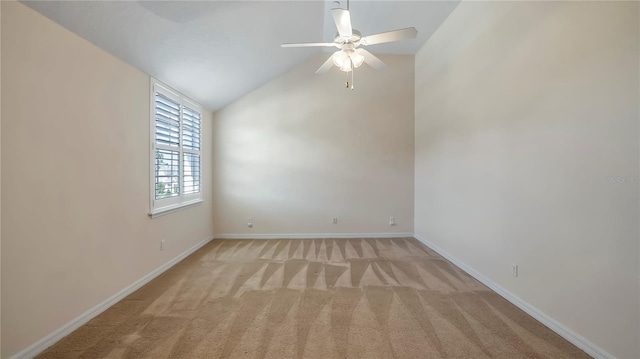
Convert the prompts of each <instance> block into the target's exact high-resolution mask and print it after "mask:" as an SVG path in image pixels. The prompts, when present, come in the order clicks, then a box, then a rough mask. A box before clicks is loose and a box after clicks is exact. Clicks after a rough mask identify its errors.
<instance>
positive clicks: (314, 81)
mask: <svg viewBox="0 0 640 359" xmlns="http://www.w3.org/2000/svg"><path fill="white" fill-rule="evenodd" d="M283 51H296V50H295V49H283ZM328 55H329V54H324V55H322V56H319V57H316V58H314V59H313V60H310V61H308V62H307V63H305V64H303V65H301V66H299V67H297V68H296V69H294V70H292V71H290V72H289V73H287V74H285V75H283V76H280V77H278V78H276V79H274V80H272V81H271V82H269V83H268V84H266V85H264V86H262V87H261V88H259V89H258V90H256V91H254V92H252V93H250V94H249V95H247V96H245V97H243V98H241V99H240V100H238V101H236V102H234V103H233V104H231V105H229V106H227V107H226V108H224V109H223V110H221V111H219V112H217V113H216V114H214V131H213V132H214V141H213V142H214V146H215V148H214V168H215V171H214V174H213V176H214V177H213V180H214V198H215V205H214V206H215V207H214V223H215V227H216V235H220V234H245V235H253V234H319V233H364V232H366V233H390V232H394V233H397V232H405V233H407V232H408V233H412V232H413V107H414V102H413V100H414V95H413V88H414V82H413V81H414V62H413V56H384V57H382V59H383V60H384V61H385V62H386V63H387V64H388V65H389V66H388V67H387V68H386V69H385V70H383V71H375V70H373V69H371V68H369V67H368V66H367V65H363V66H362V67H360V68H358V69H357V70H356V72H355V87H356V88H355V90H348V89H345V86H344V82H345V73H343V72H340V71H338V70H337V69H335V68H334V69H332V70H331V71H330V72H328V73H327V74H323V75H316V74H315V73H314V72H315V70H316V69H317V68H318V67H319V66H320V65H321V64H322V63H323V62H324V60H325V59H326V57H327V56H328ZM391 216H394V217H395V218H396V222H397V225H396V226H389V217H391ZM248 217H251V218H253V228H248V227H247V218H248ZM333 217H338V224H336V225H334V224H332V218H333Z"/></svg>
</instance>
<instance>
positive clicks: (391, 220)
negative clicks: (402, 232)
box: [389, 217, 396, 226]
mask: <svg viewBox="0 0 640 359" xmlns="http://www.w3.org/2000/svg"><path fill="white" fill-rule="evenodd" d="M389 225H390V226H395V225H396V217H389Z"/></svg>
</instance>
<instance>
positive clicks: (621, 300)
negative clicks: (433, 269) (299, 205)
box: [415, 2, 640, 358]
mask: <svg viewBox="0 0 640 359" xmlns="http://www.w3.org/2000/svg"><path fill="white" fill-rule="evenodd" d="M638 25H639V24H638V3H637V2H626V3H623V2H614V3H609V2H575V3H574V2H518V3H513V2H463V3H461V4H460V5H459V6H458V7H457V8H456V10H455V11H454V12H453V13H452V14H451V16H450V17H449V18H448V19H447V20H446V21H445V23H444V24H443V25H442V27H441V28H440V29H439V30H438V31H437V33H436V34H435V35H434V36H433V37H432V38H431V39H430V40H429V41H428V42H427V43H426V44H425V45H424V47H423V48H422V49H421V50H420V51H419V52H418V54H417V55H416V127H415V132H416V133H415V135H416V146H415V147H416V154H415V161H416V167H415V172H416V174H415V175H416V180H415V183H416V200H415V204H416V206H415V231H416V233H417V234H418V235H419V236H421V237H423V238H425V239H426V240H428V241H431V242H432V243H434V244H435V245H437V246H439V247H440V248H442V249H444V250H445V251H447V252H448V253H450V254H451V255H452V256H453V257H455V258H457V259H458V260H460V261H461V262H462V263H466V264H467V265H468V266H470V267H471V268H473V269H474V270H476V271H477V272H479V273H481V274H482V275H484V276H486V277H488V278H489V279H491V280H492V281H494V282H495V283H497V284H498V285H500V286H502V287H503V288H506V289H507V290H508V291H510V292H512V293H513V294H515V295H516V296H518V297H520V298H521V299H523V300H524V301H526V302H528V303H529V304H531V305H532V306H534V307H536V308H538V309H540V310H541V311H542V312H544V313H546V314H547V315H548V316H550V317H551V318H553V319H555V320H556V321H558V322H559V323H560V324H562V325H563V326H565V327H567V328H569V329H570V330H573V331H574V332H576V333H578V334H579V335H581V336H583V337H585V338H586V339H587V340H589V341H591V342H593V343H595V344H596V345H597V346H599V347H600V348H602V349H604V350H605V351H607V352H609V353H610V354H612V355H615V356H617V357H620V358H638V357H640V352H639V349H638V337H640V332H639V323H638V322H639V318H640V313H639V307H640V305H639V300H638V293H639V288H638V283H639V268H638V253H639V252H638V251H639V250H638V240H639V233H638V230H639V229H638V218H639V210H638V198H639V190H638V175H639V174H638V159H639V156H638V152H639V147H638V145H639V141H638V130H639V128H638V118H639V114H638V98H639V96H638V95H639V90H638V85H639V82H638V75H639V71H638V64H639V62H638V50H639V35H638ZM512 263H516V264H518V265H519V269H520V275H519V277H517V278H515V277H512V276H511V264H512Z"/></svg>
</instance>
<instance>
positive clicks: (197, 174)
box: [151, 81, 202, 216]
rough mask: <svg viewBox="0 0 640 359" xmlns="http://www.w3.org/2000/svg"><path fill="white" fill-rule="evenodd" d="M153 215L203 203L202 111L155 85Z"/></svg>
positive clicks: (153, 107)
mask: <svg viewBox="0 0 640 359" xmlns="http://www.w3.org/2000/svg"><path fill="white" fill-rule="evenodd" d="M151 107H152V109H151V110H152V116H151V117H152V153H153V157H152V161H151V162H152V171H151V172H152V186H151V187H152V191H151V192H152V193H151V215H152V216H153V215H154V214H157V213H162V212H165V211H167V210H172V209H176V208H179V207H183V206H186V205H190V204H193V203H198V202H201V201H202V198H201V152H200V151H201V148H200V145H201V140H202V109H201V107H200V106H199V105H197V104H195V103H193V102H191V101H189V100H188V99H186V98H185V97H184V96H182V95H180V94H178V93H177V92H175V91H172V90H170V89H169V88H168V87H166V86H164V85H162V84H160V83H159V82H157V81H153V82H152V106H151Z"/></svg>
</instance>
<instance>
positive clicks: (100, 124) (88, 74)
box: [1, 2, 213, 358]
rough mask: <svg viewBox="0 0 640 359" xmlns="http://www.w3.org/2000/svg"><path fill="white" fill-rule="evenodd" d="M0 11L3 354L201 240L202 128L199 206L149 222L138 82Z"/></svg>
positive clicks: (73, 43) (205, 220) (207, 172)
mask: <svg viewBox="0 0 640 359" xmlns="http://www.w3.org/2000/svg"><path fill="white" fill-rule="evenodd" d="M1 6H2V102H3V104H4V106H3V107H2V194H3V197H2V224H3V226H2V355H1V356H2V358H8V357H10V356H11V355H13V354H15V353H16V352H18V351H20V350H22V349H24V348H25V347H27V346H29V345H30V344H32V343H34V342H35V341H37V340H39V339H41V338H43V337H44V336H46V335H47V334H49V333H51V332H52V331H54V330H56V329H58V328H60V327H61V326H62V325H64V324H66V323H68V322H69V321H71V320H72V319H74V318H76V317H77V316H79V315H80V314H82V313H84V312H85V311H87V310H88V309H90V308H92V307H94V306H95V305H97V304H99V303H100V302H102V301H103V300H105V299H107V298H108V297H110V296H112V295H113V294H115V293H117V292H119V291H120V290H122V289H124V288H125V287H127V286H128V285H130V284H131V283H133V282H134V281H136V280H138V279H140V278H141V277H143V276H144V275H146V274H148V273H150V272H151V271H152V270H154V269H156V268H158V267H159V266H161V265H162V264H164V263H166V262H168V261H169V260H171V259H172V258H174V257H176V256H177V255H179V254H180V253H182V252H184V251H185V250H187V249H188V248H190V247H192V246H194V245H195V244H197V243H198V242H200V241H202V240H203V239H205V238H207V237H208V236H210V235H211V234H213V228H212V224H211V222H212V221H211V218H212V208H211V202H212V201H211V191H210V187H209V186H206V184H207V183H211V167H210V166H207V164H208V163H210V162H211V147H210V146H208V144H210V143H211V129H212V128H211V123H210V122H211V119H210V118H211V116H210V114H205V119H204V143H205V146H208V147H205V148H204V155H203V156H204V158H203V163H204V164H205V166H204V173H203V181H204V183H205V193H204V197H205V202H204V203H203V204H201V205H198V206H196V207H193V208H189V209H186V210H183V211H180V212H177V213H172V214H169V215H166V216H163V217H159V218H155V219H150V218H149V217H148V216H147V213H148V211H149V167H150V165H149V147H150V146H149V122H150V120H149V116H150V113H149V107H150V105H149V77H148V76H147V75H145V74H144V73H142V72H140V71H138V70H136V69H134V68H132V67H131V66H129V65H127V64H125V63H123V62H121V61H120V60H117V59H116V58H114V57H112V56H111V55H109V54H107V53H105V52H104V51H103V50H100V49H98V48H96V47H95V46H93V45H91V44H89V43H88V42H86V41H85V40H83V39H81V38H79V37H77V36H76V35H74V34H72V33H70V32H69V31H67V30H65V29H63V28H62V27H61V26H59V25H57V24H55V23H53V22H52V21H50V20H48V19H46V18H44V17H43V16H41V15H39V14H37V13H36V12H34V11H33V10H31V9H29V8H27V7H26V6H24V5H22V4H20V3H14V2H9V3H8V2H2V5H1ZM162 239H164V240H165V241H166V249H165V250H164V251H162V252H161V251H160V240H162Z"/></svg>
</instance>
